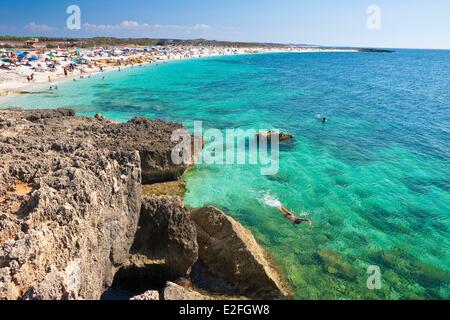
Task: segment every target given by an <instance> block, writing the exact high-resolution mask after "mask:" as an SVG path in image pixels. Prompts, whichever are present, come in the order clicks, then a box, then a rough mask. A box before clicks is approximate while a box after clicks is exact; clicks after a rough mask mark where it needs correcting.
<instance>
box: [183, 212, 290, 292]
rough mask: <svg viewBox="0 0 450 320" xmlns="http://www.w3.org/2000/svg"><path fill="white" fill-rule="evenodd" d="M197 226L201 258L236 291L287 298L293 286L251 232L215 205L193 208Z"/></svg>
mask: <svg viewBox="0 0 450 320" xmlns="http://www.w3.org/2000/svg"><path fill="white" fill-rule="evenodd" d="M191 216H192V220H194V221H195V224H196V226H197V234H198V243H199V259H200V261H201V263H203V265H204V267H206V268H207V270H208V271H209V272H210V273H211V274H212V276H213V277H214V278H216V279H221V281H223V282H224V284H223V286H224V287H229V288H231V290H232V292H233V293H234V294H238V295H242V296H246V297H249V298H257V299H283V298H287V297H288V296H289V295H290V292H289V289H288V288H287V286H286V284H285V283H284V282H283V281H282V279H281V278H280V275H279V274H278V272H277V271H276V270H275V268H274V267H273V265H272V264H271V262H270V258H269V257H268V255H267V253H266V252H265V251H264V250H263V249H262V248H261V247H260V246H259V245H258V244H257V242H256V240H255V238H254V237H253V235H252V234H251V232H250V231H248V230H247V229H245V228H244V227H243V226H242V225H241V224H240V223H238V222H237V221H236V220H234V219H233V218H231V217H229V216H227V215H225V214H224V213H223V212H221V211H220V210H218V209H216V208H214V207H205V208H201V209H196V210H192V214H191Z"/></svg>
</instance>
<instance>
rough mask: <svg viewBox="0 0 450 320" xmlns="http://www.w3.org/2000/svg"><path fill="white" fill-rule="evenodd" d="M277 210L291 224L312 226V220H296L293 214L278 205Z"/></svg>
mask: <svg viewBox="0 0 450 320" xmlns="http://www.w3.org/2000/svg"><path fill="white" fill-rule="evenodd" d="M278 210H279V211H280V212H281V214H282V215H283V216H284V217H285V218H286V219H288V220H290V221H291V222H292V223H293V224H301V223H302V222H308V223H309V225H310V226H312V220H311V219H308V218H298V217H296V216H295V214H294V213H293V212H290V211H289V210H288V209H286V207H284V206H283V205H280V206H279V207H278Z"/></svg>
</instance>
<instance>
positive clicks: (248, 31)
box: [0, 0, 450, 49]
mask: <svg viewBox="0 0 450 320" xmlns="http://www.w3.org/2000/svg"><path fill="white" fill-rule="evenodd" d="M5 2H6V1H5ZM72 4H75V5H78V6H79V7H80V8H81V23H82V28H81V30H68V29H67V28H66V27H65V26H66V20H67V18H68V14H66V8H67V7H68V6H69V5H72ZM370 5H377V6H378V7H379V8H380V9H381V16H380V17H381V29H377V30H371V29H368V28H367V25H366V22H367V19H368V18H369V15H368V14H367V8H368V7H369V6H370ZM0 34H1V35H30V36H31V35H45V36H68V37H90V36H117V37H153V38H160V37H168V38H180V39H195V38H207V39H216V40H236V41H259V42H282V43H307V44H321V45H336V46H368V47H390V48H447V49H450V1H449V0H432V1H429V0H428V1H427V0H339V1H337V0H164V1H161V0H120V1H119V0H79V1H76V0H40V1H37V0H33V1H30V0H20V1H8V2H6V3H2V5H1V9H0Z"/></svg>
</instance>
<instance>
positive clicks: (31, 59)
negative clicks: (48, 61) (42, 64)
mask: <svg viewBox="0 0 450 320" xmlns="http://www.w3.org/2000/svg"><path fill="white" fill-rule="evenodd" d="M28 60H29V61H36V60H39V57H36V56H32V57H31V58H30V59H28Z"/></svg>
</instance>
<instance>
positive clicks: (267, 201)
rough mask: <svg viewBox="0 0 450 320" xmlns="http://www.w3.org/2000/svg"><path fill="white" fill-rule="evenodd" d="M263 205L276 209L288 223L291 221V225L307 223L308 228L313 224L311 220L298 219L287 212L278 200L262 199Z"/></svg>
mask: <svg viewBox="0 0 450 320" xmlns="http://www.w3.org/2000/svg"><path fill="white" fill-rule="evenodd" d="M264 203H265V204H266V205H268V206H270V207H273V208H277V209H278V211H280V213H281V214H282V215H283V216H284V217H285V218H286V219H288V220H289V221H291V222H292V223H293V224H295V225H298V224H301V223H302V222H307V223H309V225H310V226H312V224H313V222H312V220H311V219H308V218H299V217H296V216H295V213H293V212H291V211H289V210H288V209H287V208H286V207H285V206H283V204H282V203H281V202H280V201H279V200H278V199H275V198H273V197H270V196H265V197H264Z"/></svg>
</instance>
